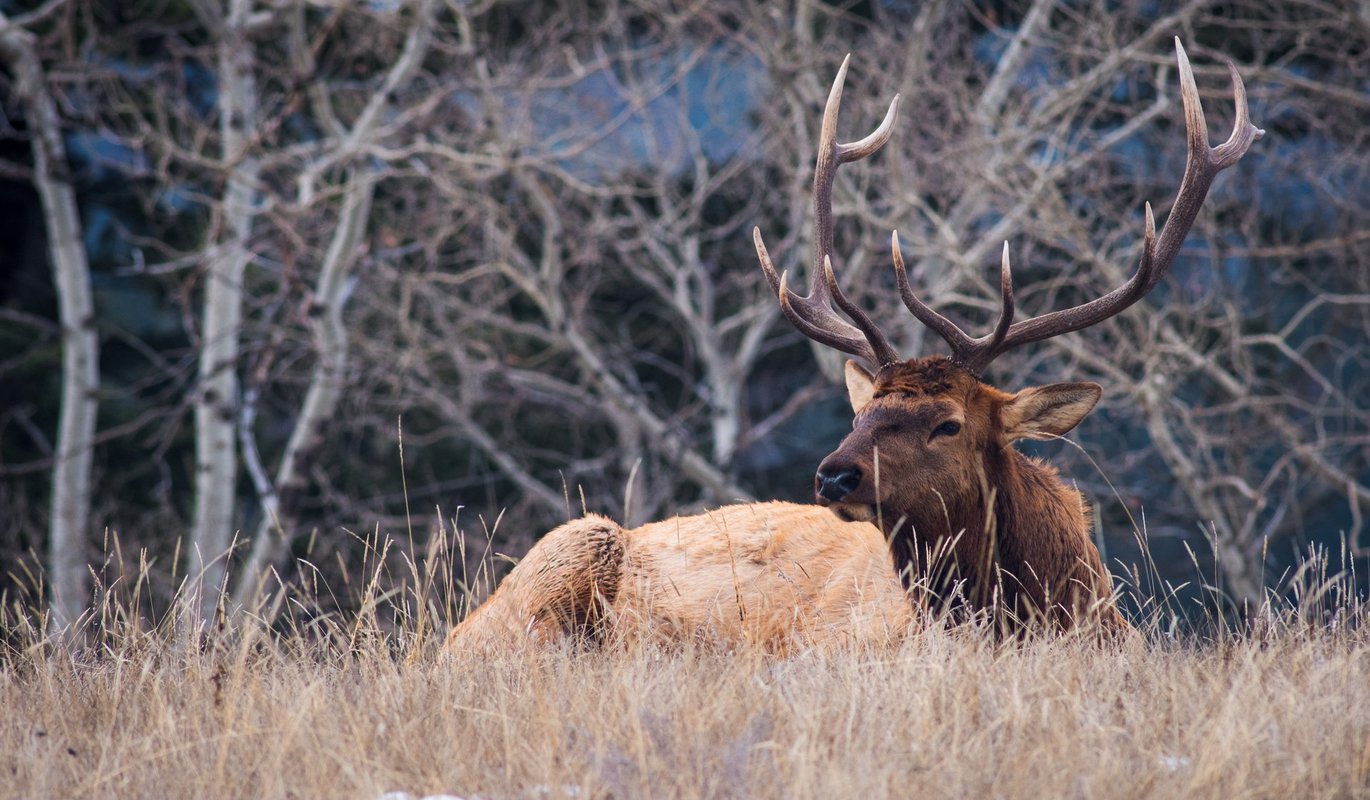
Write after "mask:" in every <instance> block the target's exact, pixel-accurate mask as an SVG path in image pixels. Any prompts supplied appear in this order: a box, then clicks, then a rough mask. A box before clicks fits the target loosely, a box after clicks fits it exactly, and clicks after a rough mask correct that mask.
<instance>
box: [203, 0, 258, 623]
mask: <svg viewBox="0 0 1370 800" xmlns="http://www.w3.org/2000/svg"><path fill="white" fill-rule="evenodd" d="M249 11H250V3H247V2H244V1H243V0H234V2H233V7H232V10H231V12H230V14H229V16H228V18H227V19H225V20H222V25H223V28H222V32H221V34H220V40H219V59H218V61H219V64H218V67H219V117H220V118H219V131H220V137H221V139H222V158H223V161H224V164H225V169H226V171H227V180H226V185H225V189H224V197H223V203H222V219H223V227H224V235H223V237H222V239H221V241H220V242H218V243H217V244H214V245H211V247H210V248H209V254H208V265H207V275H206V280H205V300H204V303H205V306H204V328H203V332H202V337H201V338H202V341H201V352H200V370H199V377H200V393H199V396H198V397H197V398H196V403H195V521H194V527H193V528H192V530H191V547H190V559H191V563H190V575H189V578H190V580H189V582H188V584H187V590H188V591H187V597H188V599H189V601H190V602H191V604H192V605H191V608H192V609H195V610H197V611H198V614H199V615H200V616H199V619H198V620H196V622H199V621H201V620H204V619H207V618H208V617H209V616H210V615H212V613H213V611H214V608H215V606H216V604H217V602H218V598H219V594H220V592H221V590H222V589H223V584H224V576H225V572H226V568H227V562H228V557H229V553H228V550H229V547H230V545H231V544H232V538H233V531H234V528H233V520H234V510H235V505H236V504H235V499H236V495H237V491H236V487H237V479H238V459H237V450H236V440H235V433H236V423H237V413H236V408H237V404H238V342H239V337H240V336H241V333H242V304H243V274H244V272H245V271H246V268H247V263H248V261H249V260H250V259H251V253H250V252H249V249H248V247H249V236H250V235H251V232H252V222H253V219H254V217H255V215H256V209H255V205H256V199H257V189H256V186H257V178H258V174H259V172H260V164H259V161H258V159H257V158H256V157H255V156H253V155H252V154H251V153H250V152H249V151H250V149H251V148H252V147H253V146H254V145H253V139H254V135H255V131H256V124H257V85H256V78H255V76H254V74H253V71H254V68H255V63H254V62H255V51H254V48H253V47H252V43H251V41H250V39H249V38H248V36H247V35H246V32H245V27H246V24H247V17H248V12H249Z"/></svg>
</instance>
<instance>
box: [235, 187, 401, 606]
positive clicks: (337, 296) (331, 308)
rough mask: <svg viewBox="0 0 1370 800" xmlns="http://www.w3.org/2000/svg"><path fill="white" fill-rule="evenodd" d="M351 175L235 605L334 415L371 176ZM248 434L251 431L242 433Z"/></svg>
mask: <svg viewBox="0 0 1370 800" xmlns="http://www.w3.org/2000/svg"><path fill="white" fill-rule="evenodd" d="M359 170H360V171H359V172H358V174H356V175H354V176H353V178H352V180H351V182H350V184H349V185H348V188H347V193H346V194H345V195H344V198H343V208H342V213H341V214H340V216H339V219H338V226H337V228H335V229H334V232H333V239H332V241H331V242H329V245H328V253H327V255H326V256H325V257H324V264H323V269H322V270H320V272H319V280H318V284H317V285H316V286H315V287H314V302H313V304H312V308H311V315H312V324H313V328H314V337H315V340H316V342H317V343H318V361H317V362H316V363H315V365H314V371H313V373H312V374H311V375H310V378H309V390H308V391H307V392H306V394H305V398H304V403H303V404H302V405H301V406H300V416H299V419H298V420H297V421H296V423H295V429H294V431H292V432H291V435H290V441H289V442H287V443H286V447H285V453H284V454H283V455H282V456H281V462H280V466H279V467H278V468H277V470H276V477H275V481H274V483H273V484H269V485H266V486H260V487H258V491H259V494H260V495H261V505H262V520H261V522H260V523H258V525H257V532H256V534H255V535H254V536H253V538H252V550H251V553H250V554H249V556H248V559H247V561H246V563H244V564H243V567H242V570H241V572H240V574H239V576H238V582H237V586H236V587H235V589H234V592H233V604H234V607H235V608H240V607H243V606H245V605H246V604H247V603H248V602H250V601H251V600H252V599H253V594H254V593H256V592H257V591H258V590H259V588H260V584H261V579H262V578H263V577H264V576H263V572H264V570H265V569H266V568H267V567H274V566H275V565H276V564H277V563H279V561H280V558H281V550H282V547H283V545H284V543H285V537H286V532H287V531H289V530H290V529H291V528H292V527H293V526H294V523H295V516H296V513H297V510H298V499H299V497H300V495H301V494H302V493H303V492H304V490H305V488H306V483H307V482H306V473H305V467H306V466H307V465H308V463H309V460H310V456H311V455H312V454H313V453H314V452H316V451H317V450H318V448H319V446H320V445H321V444H322V442H323V425H324V423H325V422H326V421H327V420H328V419H330V418H331V417H332V416H333V412H334V411H335V410H336V409H337V407H338V399H339V398H340V397H341V395H342V387H343V382H344V380H345V378H346V371H347V356H348V347H347V328H346V327H345V326H344V325H343V309H344V308H345V307H346V306H347V300H348V297H349V296H350V295H351V291H352V281H351V279H350V273H351V271H352V268H353V267H354V266H355V265H356V262H357V251H358V248H359V246H360V244H361V242H362V238H363V237H364V236H365V234H366V226H367V222H368V221H369V220H370V218H371V199H372V197H373V196H374V194H375V176H374V175H372V174H371V172H370V171H369V170H368V169H366V168H364V167H360V168H359ZM243 433H244V435H245V436H248V437H250V436H252V432H251V431H244V432H243Z"/></svg>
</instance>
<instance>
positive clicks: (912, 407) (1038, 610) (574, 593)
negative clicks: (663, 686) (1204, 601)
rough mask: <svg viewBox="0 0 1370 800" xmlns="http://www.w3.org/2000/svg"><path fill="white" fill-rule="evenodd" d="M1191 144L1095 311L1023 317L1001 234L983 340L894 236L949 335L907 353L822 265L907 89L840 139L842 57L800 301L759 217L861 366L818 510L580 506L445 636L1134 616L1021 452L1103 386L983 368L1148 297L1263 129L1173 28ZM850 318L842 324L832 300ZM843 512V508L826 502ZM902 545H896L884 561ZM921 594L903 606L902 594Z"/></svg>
mask: <svg viewBox="0 0 1370 800" xmlns="http://www.w3.org/2000/svg"><path fill="white" fill-rule="evenodd" d="M1175 51H1176V59H1177V61H1178V64H1179V74H1180V89H1181V98H1182V101H1183V104H1184V112H1185V126H1186V130H1187V137H1186V140H1187V143H1188V158H1187V161H1186V164H1185V171H1184V176H1183V178H1182V179H1181V181H1180V189H1179V192H1178V194H1177V195H1176V198H1175V202H1174V203H1173V205H1172V206H1171V211H1170V215H1169V217H1168V218H1167V220H1166V224H1165V226H1164V227H1163V228H1162V229H1161V231H1160V232H1159V234H1158V233H1157V231H1156V225H1155V220H1154V219H1153V217H1152V213H1151V206H1150V204H1147V205H1146V207H1145V220H1146V221H1145V238H1144V242H1143V248H1142V256H1141V261H1140V263H1139V265H1138V267H1137V271H1136V273H1134V274H1133V276H1132V277H1131V278H1130V279H1129V280H1128V281H1127V282H1126V283H1124V284H1123V285H1122V286H1120V287H1118V288H1116V289H1114V290H1113V291H1111V292H1109V293H1107V294H1105V295H1103V296H1102V297H1099V298H1097V299H1094V300H1092V301H1089V302H1086V303H1084V304H1083V305H1080V306H1077V307H1074V308H1069V309H1064V310H1059V311H1054V312H1051V313H1047V314H1043V315H1041V316H1039V317H1034V318H1032V319H1028V320H1023V321H1019V322H1014V320H1013V317H1014V298H1013V280H1012V273H1011V270H1010V266H1009V257H1008V245H1007V243H1005V246H1004V254H1003V258H1002V260H1001V263H1000V292H1001V295H1002V310H1001V312H1000V314H999V318H998V322H997V324H996V325H995V326H994V329H993V330H992V331H991V332H990V333H989V334H987V335H985V336H981V337H978V338H972V337H971V336H970V335H968V334H967V333H966V332H965V331H963V330H962V329H961V328H960V327H958V326H957V325H955V324H954V323H953V322H951V321H950V320H949V319H947V318H946V317H944V316H942V315H941V314H939V313H938V312H936V311H934V310H933V309H931V308H929V307H928V306H927V305H926V304H925V303H923V301H922V300H920V299H919V298H918V296H917V295H916V294H915V293H914V291H913V290H912V288H911V287H910V286H909V282H908V276H907V271H906V269H905V267H904V263H903V259H902V256H901V253H900V247H899V238H898V234H897V233H895V234H894V235H893V236H892V237H891V257H892V261H893V265H894V270H895V278H896V282H897V287H898V291H899V295H900V298H901V299H902V301H903V303H904V305H905V306H906V307H907V308H908V310H909V311H910V312H911V313H912V314H913V316H914V317H915V318H916V319H918V320H919V321H920V322H921V323H923V324H924V325H927V326H928V327H929V328H931V329H932V330H933V331H934V332H936V333H937V334H938V335H939V336H940V337H941V338H942V339H943V340H944V341H945V342H946V344H947V346H948V348H949V349H950V351H951V352H950V355H949V356H928V357H924V358H912V359H908V360H901V359H900V358H899V355H898V353H897V352H896V351H895V349H894V348H893V347H892V346H891V344H890V342H889V339H888V338H886V337H885V335H884V334H883V333H882V332H881V331H880V329H879V328H878V327H877V326H876V325H875V324H874V323H873V322H872V321H871V319H870V317H869V316H868V315H867V314H866V313H865V312H864V311H863V310H862V309H861V307H860V306H858V305H857V304H855V303H854V302H852V301H851V300H850V299H848V298H847V297H846V295H845V294H843V292H842V290H841V288H840V287H839V286H838V283H837V277H836V274H835V271H834V269H833V263H832V247H833V225H832V186H833V179H834V176H835V174H836V170H837V167H838V166H839V165H841V164H844V163H850V162H852V161H858V160H860V159H863V158H866V157H867V156H869V155H871V154H872V153H874V152H876V151H877V150H879V149H880V148H881V147H882V146H883V145H884V144H885V142H887V141H888V140H889V137H890V135H891V133H892V132H893V127H894V120H895V116H896V114H897V111H898V104H899V98H898V96H896V97H895V98H894V100H893V102H891V104H890V107H889V111H888V112H887V113H886V115H885V118H884V121H883V122H881V124H880V125H879V127H878V128H877V129H876V130H875V131H874V132H872V133H871V134H870V135H868V136H866V137H865V138H863V139H861V140H859V141H856V142H852V143H838V141H837V133H836V132H837V116H838V109H839V107H840V105H841V99H842V88H843V85H844V83H845V78H846V72H847V62H846V61H844V62H843V64H842V67H841V69H840V70H839V71H838V74H837V78H836V80H835V81H834V82H833V87H832V91H831V92H830V94H829V96H828V102H827V106H826V107H825V109H824V113H823V123H822V129H821V134H820V139H819V152H818V161H817V165H816V168H815V173H814V213H815V218H816V225H815V227H816V232H815V233H816V235H815V239H816V251H817V252H816V254H815V258H814V267H813V271H812V272H811V274H812V275H813V276H814V278H813V286H812V289H811V290H810V293H809V295H808V296H807V297H800V296H799V295H797V294H795V293H794V292H793V291H792V290H791V289H790V288H789V279H788V274H787V273H778V272H777V271H776V269H775V267H774V265H773V263H772V261H771V257H770V254H769V253H768V252H767V250H766V246H765V244H764V243H763V241H762V238H761V232H760V230H759V229H755V230H754V231H753V239H754V242H755V245H756V251H757V256H758V258H759V259H760V261H761V268H762V271H763V272H764V273H765V276H766V279H767V280H768V282H769V283H770V285H771V288H772V290H773V291H774V292H775V293H776V296H777V298H778V299H779V303H780V307H781V309H782V311H783V312H784V315H785V316H786V317H787V318H788V319H789V321H790V322H791V323H792V324H793V325H794V326H795V328H797V329H798V330H799V331H800V332H801V333H803V334H804V335H805V336H807V337H809V338H810V339H813V340H814V341H816V342H819V343H820V344H823V345H825V346H828V347H832V348H834V349H836V350H839V351H841V352H843V353H847V354H848V355H852V356H856V357H857V358H859V359H861V360H863V361H865V362H866V363H867V364H869V365H870V366H871V367H873V371H872V370H870V369H867V368H866V367H864V366H862V365H861V364H860V363H858V362H857V361H854V360H853V361H848V362H847V364H846V368H845V371H846V382H847V389H848V394H849V396H850V400H851V405H852V410H853V412H855V415H856V416H855V420H854V422H853V425H852V432H851V433H850V434H849V435H847V437H846V438H845V439H843V441H842V443H841V444H840V445H839V446H838V448H837V449H836V450H835V451H833V452H832V453H831V454H830V455H828V456H827V458H825V459H823V462H822V463H821V464H820V465H819V468H818V472H817V475H816V477H815V481H814V484H815V486H814V488H815V493H816V495H817V501H818V504H819V506H820V507H826V508H827V511H821V509H820V508H819V507H815V506H799V505H793V504H786V503H759V504H752V505H740V506H728V507H724V508H720V509H717V510H715V511H713V512H710V513H708V514H704V515H700V516H695V517H678V518H675V519H672V520H667V521H664V522H658V523H653V524H650V525H646V526H643V527H642V528H638V529H636V530H624V529H622V528H620V527H619V526H618V525H616V524H614V523H613V522H612V521H610V520H607V519H605V518H603V517H597V516H587V517H585V518H583V519H580V520H576V521H573V522H570V523H568V524H566V525H563V526H562V527H560V528H558V529H557V530H555V531H553V532H552V533H550V534H548V535H547V536H546V537H544V538H543V539H542V540H541V541H540V542H539V543H538V544H537V545H535V546H534V547H533V549H532V550H531V551H529V553H528V556H527V557H526V558H525V559H524V560H523V561H522V562H521V563H520V564H519V565H518V566H517V567H516V568H515V569H514V570H513V571H512V572H511V573H510V574H509V576H508V577H507V578H505V580H504V582H503V583H502V584H501V585H500V587H499V589H498V590H497V591H496V592H495V593H494V594H493V595H492V596H491V597H490V599H489V600H488V601H487V602H486V603H485V604H484V605H483V606H482V607H480V608H479V609H477V610H476V611H475V612H474V613H472V614H471V615H470V616H469V617H468V618H467V619H466V620H465V621H463V622H462V623H461V624H460V625H458V626H457V627H456V628H454V629H453V631H452V634H451V635H450V637H449V639H448V643H447V648H448V650H449V651H458V650H464V649H468V648H472V647H488V646H491V645H492V644H496V643H502V642H507V641H509V640H510V639H511V638H519V637H523V638H525V639H526V638H527V637H528V636H529V635H531V636H532V639H533V640H534V641H541V640H545V639H548V638H561V637H563V636H565V635H568V634H574V633H577V632H579V633H582V634H583V633H587V632H592V633H594V634H595V635H603V634H606V633H607V634H610V635H619V636H631V635H638V634H641V633H643V632H652V633H653V635H656V636H658V637H664V638H666V639H679V638H684V637H699V636H704V635H707V636H708V637H710V638H721V639H723V640H725V641H752V642H759V643H763V644H765V645H767V646H771V647H783V646H786V645H787V644H788V643H793V642H796V641H799V642H803V643H809V644H828V643H837V642H842V643H870V642H874V641H878V640H881V639H884V638H886V637H888V636H890V635H891V634H897V633H900V632H902V631H903V630H906V629H907V627H908V625H909V624H910V623H911V622H912V621H913V620H914V619H915V617H914V614H913V607H914V606H915V605H931V606H933V607H939V608H950V609H970V610H975V611H984V612H988V613H989V614H990V616H991V618H992V619H993V620H994V621H995V622H996V624H997V625H998V627H999V628H1000V630H1005V631H1014V630H1022V629H1023V628H1024V626H1026V625H1038V624H1040V625H1043V626H1045V627H1047V628H1050V629H1056V630H1063V629H1067V628H1070V627H1072V626H1074V625H1075V624H1076V623H1078V622H1079V621H1081V620H1082V619H1086V618H1092V619H1095V620H1097V621H1098V623H1100V624H1101V625H1102V626H1103V627H1104V628H1105V629H1106V630H1108V629H1114V630H1116V629H1121V628H1125V627H1126V626H1127V623H1126V621H1125V620H1124V619H1123V617H1122V616H1121V614H1119V612H1118V611H1117V608H1116V606H1115V604H1114V601H1113V592H1112V581H1111V578H1110V577H1109V574H1108V571H1107V569H1105V567H1104V564H1103V560H1102V559H1101V558H1100V556H1099V551H1098V550H1097V548H1095V546H1094V544H1093V542H1092V541H1091V539H1090V535H1089V534H1090V524H1089V509H1088V506H1087V504H1086V503H1085V501H1084V498H1083V497H1082V496H1081V495H1080V493H1079V492H1078V491H1076V490H1075V489H1073V488H1071V487H1069V486H1067V485H1066V484H1065V483H1064V482H1063V481H1062V480H1061V478H1060V477H1059V475H1058V474H1057V472H1056V470H1055V469H1054V468H1052V467H1051V466H1049V465H1047V464H1044V463H1042V462H1039V461H1036V460H1034V459H1031V458H1028V457H1026V456H1024V455H1022V454H1021V453H1019V452H1018V451H1017V450H1016V449H1015V448H1014V446H1013V443H1014V442H1016V441H1018V440H1020V439H1053V438H1057V437H1060V436H1062V435H1064V434H1066V433H1067V432H1069V431H1070V430H1071V429H1073V428H1074V427H1075V426H1076V425H1077V424H1079V422H1080V421H1081V420H1082V419H1083V418H1084V417H1085V416H1086V415H1087V414H1088V413H1089V412H1090V411H1091V410H1092V409H1093V408H1094V405H1095V404H1096V403H1097V402H1098V400H1099V397H1100V395H1101V394H1102V388H1101V387H1100V386H1099V385H1097V384H1094V383H1058V384H1051V385H1048V386H1039V387H1033V388H1028V389H1023V390H1021V391H1019V392H1016V393H1009V392H1005V391H1002V390H1000V389H997V388H995V387H993V386H990V385H988V384H986V383H984V382H982V381H981V379H980V376H981V374H982V372H983V371H984V370H985V368H986V367H987V366H989V364H990V363H991V362H992V361H993V360H994V359H995V358H996V357H998V356H999V355H1000V354H1002V353H1004V352H1005V351H1007V350H1010V349H1012V348H1014V347H1017V346H1019V345H1023V344H1027V343H1030V342H1038V341H1042V340H1045V339H1048V338H1050V337H1053V336H1058V335H1061V334H1064V333H1068V332H1071V331H1077V330H1080V329H1082V328H1086V327H1089V326H1091V325H1095V324H1098V323H1100V322H1102V321H1104V320H1106V319H1108V318H1110V317H1113V316H1115V315H1117V314H1119V313H1121V312H1122V311H1123V310H1125V309H1126V308H1128V307H1129V306H1131V305H1132V304H1134V303H1136V302H1137V301H1138V300H1140V299H1141V298H1142V297H1144V296H1145V295H1146V294H1147V293H1148V292H1150V291H1151V290H1152V289H1153V288H1154V287H1155V286H1156V284H1157V283H1159V282H1160V280H1161V279H1162V278H1163V277H1164V276H1165V274H1166V272H1167V271H1168V269H1169V267H1170V264H1171V262H1172V261H1173V260H1174V258H1175V255H1176V253H1177V252H1178V251H1179V248H1180V245H1181V244H1182V243H1183V241H1184V239H1185V236H1186V235H1187V233H1188V232H1189V228H1190V226H1191V225H1192V224H1193V222H1194V219H1195V217H1196V216H1197V214H1198V211H1199V208H1200V207H1201V206H1202V204H1203V202H1204V199H1205V197H1206V196H1207V194H1208V189H1209V187H1210V186H1211V185H1212V182H1213V179H1214V178H1215V177H1216V176H1217V174H1218V173H1219V172H1220V171H1222V170H1224V169H1226V168H1227V167H1230V166H1232V165H1233V164H1235V163H1236V162H1237V161H1238V160H1240V159H1241V158H1242V156H1243V155H1245V154H1246V151H1247V150H1248V149H1249V147H1250V146H1251V143H1252V142H1253V141H1255V140H1256V139H1258V138H1259V137H1260V136H1261V135H1262V134H1263V131H1261V130H1260V129H1258V128H1256V127H1255V126H1254V125H1252V124H1251V121H1250V119H1249V114H1248V110H1247V104H1246V92H1245V88H1244V87H1243V85H1242V81H1241V77H1240V76H1239V75H1238V74H1237V70H1236V68H1235V67H1232V66H1231V65H1230V64H1229V70H1230V72H1231V76H1232V91H1233V96H1234V101H1235V105H1236V121H1235V123H1234V127H1233V131H1232V135H1231V136H1230V137H1229V138H1228V140H1227V141H1226V142H1224V143H1223V144H1221V145H1219V146H1217V147H1212V148H1210V147H1209V145H1208V134H1207V127H1206V124H1205V121H1204V115H1203V109H1202V107H1201V105H1200V101H1199V95H1198V90H1197V88H1196V86H1195V84H1194V75H1193V72H1192V70H1191V69H1190V66H1189V60H1188V58H1187V57H1186V55H1185V52H1184V48H1183V47H1182V46H1181V45H1180V42H1179V39H1178V38H1177V39H1176V41H1175ZM833 303H835V304H836V305H837V308H839V309H841V311H842V312H843V313H844V314H845V315H846V317H847V318H848V319H849V320H850V322H848V321H846V320H843V319H842V318H841V317H839V316H838V315H837V313H836V312H835V311H834V310H833V307H832V304H833ZM829 512H831V514H829ZM891 554H892V556H893V558H891ZM910 593H912V595H913V602H912V603H911V602H910Z"/></svg>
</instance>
